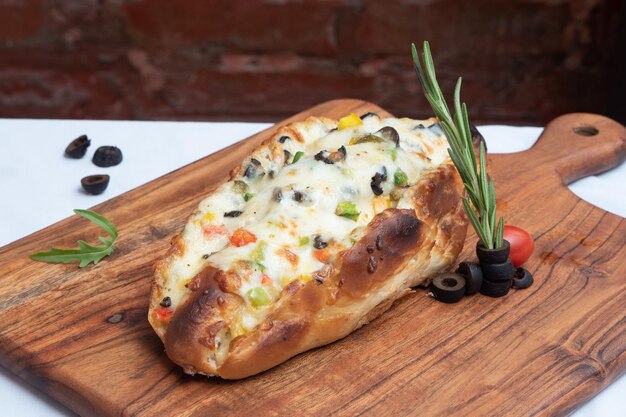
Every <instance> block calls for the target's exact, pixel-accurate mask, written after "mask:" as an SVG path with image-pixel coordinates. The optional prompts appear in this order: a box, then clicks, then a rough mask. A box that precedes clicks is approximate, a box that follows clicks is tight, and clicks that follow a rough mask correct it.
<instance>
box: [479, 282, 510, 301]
mask: <svg viewBox="0 0 626 417" xmlns="http://www.w3.org/2000/svg"><path fill="white" fill-rule="evenodd" d="M510 289H511V281H500V282H493V281H489V280H487V279H483V285H482V286H481V287H480V293H481V294H484V295H486V296H489V297H494V298H495V297H503V296H505V295H507V294H508V293H509V290H510Z"/></svg>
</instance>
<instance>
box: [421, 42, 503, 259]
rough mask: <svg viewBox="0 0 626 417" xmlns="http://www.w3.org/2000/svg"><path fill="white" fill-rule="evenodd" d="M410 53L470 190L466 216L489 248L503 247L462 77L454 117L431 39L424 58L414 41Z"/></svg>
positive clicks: (500, 223) (493, 196)
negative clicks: (463, 97)
mask: <svg viewBox="0 0 626 417" xmlns="http://www.w3.org/2000/svg"><path fill="white" fill-rule="evenodd" d="M411 52H412V54H413V64H414V66H415V72H416V73H417V78H418V79H419V81H420V84H421V85H422V89H423V90H424V94H425V95H426V99H427V100H428V102H429V103H430V106H431V107H432V109H433V112H434V113H435V116H437V118H438V119H439V123H440V124H441V128H442V129H443V131H444V133H445V134H446V137H447V138H448V143H449V145H450V147H449V148H448V153H449V154H450V158H451V159H452V162H453V163H454V166H455V167H456V169H457V171H458V172H459V175H460V176H461V179H462V180H463V183H464V185H465V189H466V190H467V195H468V196H469V200H468V199H467V198H465V197H464V198H463V206H464V207H465V211H466V212H467V216H468V217H469V220H470V222H471V223H472V226H473V227H474V230H476V234H477V235H478V237H479V238H480V240H481V241H482V243H483V245H484V246H485V247H486V248H488V249H496V248H500V247H502V245H503V243H504V241H503V233H504V219H503V218H502V217H500V219H499V221H498V222H497V224H496V192H495V188H494V186H493V180H492V179H491V178H489V175H488V174H487V163H486V159H485V145H484V143H483V142H482V141H481V142H480V144H479V156H478V161H479V162H478V166H477V164H476V153H475V151H474V145H473V143H472V133H471V131H470V123H469V117H468V115H467V106H466V105H465V103H462V104H461V77H459V79H458V80H457V82H456V87H455V88H454V116H452V115H451V114H450V109H449V108H448V104H447V103H446V100H445V98H444V97H443V93H442V92H441V88H440V87H439V83H438V82H437V76H436V75H435V64H434V63H433V57H432V55H431V53H430V46H429V44H428V41H424V49H423V52H422V59H421V60H420V56H419V55H418V53H417V48H416V47H415V44H411ZM422 61H423V64H422ZM470 202H471V204H470Z"/></svg>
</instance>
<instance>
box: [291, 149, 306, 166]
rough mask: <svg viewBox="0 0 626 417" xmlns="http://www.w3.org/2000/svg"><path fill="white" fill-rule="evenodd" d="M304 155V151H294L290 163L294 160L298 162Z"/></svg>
mask: <svg viewBox="0 0 626 417" xmlns="http://www.w3.org/2000/svg"><path fill="white" fill-rule="evenodd" d="M303 156H304V152H302V151H298V152H296V154H295V155H294V156H293V161H291V163H292V164H295V163H296V162H298V161H299V160H300V158H302V157H303Z"/></svg>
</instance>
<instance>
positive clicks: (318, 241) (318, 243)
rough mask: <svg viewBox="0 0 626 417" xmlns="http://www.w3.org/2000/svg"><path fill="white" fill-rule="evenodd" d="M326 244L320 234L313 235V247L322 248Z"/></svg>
mask: <svg viewBox="0 0 626 417" xmlns="http://www.w3.org/2000/svg"><path fill="white" fill-rule="evenodd" d="M326 246H328V243H326V242H324V241H323V240H322V237H321V236H320V235H315V237H314V238H313V247H314V248H315V249H324V248H325V247H326Z"/></svg>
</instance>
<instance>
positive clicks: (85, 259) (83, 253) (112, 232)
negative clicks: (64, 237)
mask: <svg viewBox="0 0 626 417" xmlns="http://www.w3.org/2000/svg"><path fill="white" fill-rule="evenodd" d="M74 213H76V214H78V215H79V216H81V217H84V218H85V219H87V220H90V221H92V222H94V223H95V224H97V225H98V226H100V227H101V228H102V229H103V230H104V231H105V232H106V233H107V234H108V235H109V237H103V236H100V237H98V239H99V240H100V242H101V243H102V245H90V244H89V243H87V242H85V241H84V240H79V241H78V242H76V243H77V244H78V247H77V248H71V249H65V248H52V249H50V250H49V251H46V252H37V253H33V254H32V255H30V259H32V260H33V261H41V262H52V263H58V262H61V263H64V264H67V263H70V262H80V263H79V264H78V266H79V267H80V268H84V267H85V266H87V265H89V264H90V263H91V262H93V264H94V265H95V264H97V263H98V262H100V260H101V259H102V258H104V257H105V256H109V255H110V254H111V253H112V252H113V249H115V239H117V228H116V227H115V225H114V224H113V223H111V222H110V221H109V220H108V219H107V218H105V217H104V216H102V215H100V214H98V213H96V212H93V211H90V210H78V209H77V210H74Z"/></svg>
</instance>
